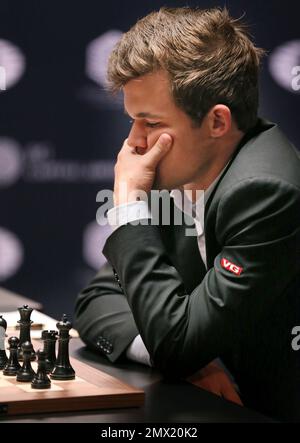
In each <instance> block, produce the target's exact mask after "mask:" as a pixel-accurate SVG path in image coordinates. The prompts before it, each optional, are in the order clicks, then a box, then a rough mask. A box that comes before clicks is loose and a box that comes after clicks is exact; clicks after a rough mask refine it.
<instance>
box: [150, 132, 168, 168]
mask: <svg viewBox="0 0 300 443" xmlns="http://www.w3.org/2000/svg"><path fill="white" fill-rule="evenodd" d="M171 145H172V137H171V136H170V135H169V134H161V136H160V137H159V139H158V140H157V142H156V143H155V145H154V146H153V147H152V148H151V149H150V151H148V152H147V153H146V154H145V155H144V158H145V157H146V158H147V160H148V162H149V163H150V164H151V166H154V167H155V166H156V165H157V163H158V162H159V161H160V160H161V159H162V158H163V156H164V155H165V154H166V153H167V152H168V151H169V149H170V148H171Z"/></svg>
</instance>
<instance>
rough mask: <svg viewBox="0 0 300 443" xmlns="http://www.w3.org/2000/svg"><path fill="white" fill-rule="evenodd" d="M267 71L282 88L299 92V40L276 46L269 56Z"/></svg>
mask: <svg viewBox="0 0 300 443" xmlns="http://www.w3.org/2000/svg"><path fill="white" fill-rule="evenodd" d="M269 71H270V74H271V76H272V77H273V79H274V80H275V82H276V83H277V84H278V85H279V86H281V87H282V88H284V89H286V90H288V91H290V92H293V93H299V92H300V40H291V41H288V42H285V43H284V44H282V45H280V46H277V47H276V48H275V49H274V50H273V51H272V53H271V54H270V56H269Z"/></svg>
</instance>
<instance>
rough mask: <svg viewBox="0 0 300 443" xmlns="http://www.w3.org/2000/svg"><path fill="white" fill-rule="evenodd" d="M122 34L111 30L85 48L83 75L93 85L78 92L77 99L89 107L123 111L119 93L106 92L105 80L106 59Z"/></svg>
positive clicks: (86, 86)
mask: <svg viewBox="0 0 300 443" xmlns="http://www.w3.org/2000/svg"><path fill="white" fill-rule="evenodd" d="M122 34H123V33H122V32H121V31H119V30H116V29H111V30H110V31H107V32H105V33H104V34H102V35H100V36H99V37H97V38H95V39H94V40H92V41H91V42H90V43H89V44H88V45H87V48H86V56H85V73H86V75H87V77H88V78H89V79H90V80H92V81H93V82H94V84H92V83H91V84H89V85H85V86H84V87H83V88H81V89H80V91H79V92H78V95H79V97H80V98H81V99H82V100H84V101H85V102H87V103H88V104H89V105H92V106H93V105H94V106H96V107H97V109H99V107H100V108H101V107H103V108H105V109H106V110H108V109H109V110H118V109H123V96H122V94H121V93H119V94H116V95H112V94H111V93H110V92H109V91H108V88H107V87H108V83H107V78H106V71H107V64H108V58H109V55H110V53H111V51H112V50H113V48H114V46H115V45H116V43H117V42H118V41H119V40H120V38H121V36H122Z"/></svg>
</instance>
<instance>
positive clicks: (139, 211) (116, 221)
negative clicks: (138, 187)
mask: <svg viewBox="0 0 300 443" xmlns="http://www.w3.org/2000/svg"><path fill="white" fill-rule="evenodd" d="M145 218H151V213H150V210H149V207H148V203H147V202H146V201H144V200H139V201H133V202H129V203H124V204H122V205H119V206H115V207H113V208H111V209H109V210H108V211H107V220H108V224H109V225H110V226H112V228H113V230H115V229H117V228H118V227H119V226H122V225H126V224H127V223H130V222H133V221H136V220H142V219H145Z"/></svg>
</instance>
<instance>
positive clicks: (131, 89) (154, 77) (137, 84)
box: [123, 71, 175, 113]
mask: <svg viewBox="0 0 300 443" xmlns="http://www.w3.org/2000/svg"><path fill="white" fill-rule="evenodd" d="M123 92H124V107H125V110H127V111H128V112H129V113H130V112H151V111H152V112H153V108H156V109H161V110H163V109H164V108H166V107H167V108H168V109H169V108H172V107H175V103H174V100H173V97H172V95H171V92H170V84H169V79H168V77H167V74H166V73H165V72H164V71H156V72H152V73H150V74H146V75H143V76H141V77H138V78H135V79H132V80H130V81H129V82H127V83H126V85H125V86H124V88H123ZM131 108H133V109H131ZM142 108H143V109H142Z"/></svg>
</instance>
